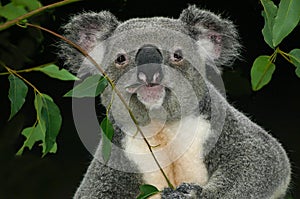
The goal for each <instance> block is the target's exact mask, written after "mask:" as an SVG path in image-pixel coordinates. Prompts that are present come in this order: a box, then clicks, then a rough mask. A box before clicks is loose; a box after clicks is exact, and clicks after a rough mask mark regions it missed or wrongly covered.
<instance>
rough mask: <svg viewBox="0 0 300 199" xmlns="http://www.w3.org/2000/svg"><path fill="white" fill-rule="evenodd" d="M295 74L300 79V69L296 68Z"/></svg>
mask: <svg viewBox="0 0 300 199" xmlns="http://www.w3.org/2000/svg"><path fill="white" fill-rule="evenodd" d="M295 73H296V75H297V76H298V77H299V78H300V67H297V68H296V70H295Z"/></svg>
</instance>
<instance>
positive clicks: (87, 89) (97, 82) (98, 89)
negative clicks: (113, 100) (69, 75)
mask: <svg viewBox="0 0 300 199" xmlns="http://www.w3.org/2000/svg"><path fill="white" fill-rule="evenodd" d="M106 86H107V80H106V79H105V78H103V77H102V76H101V75H99V74H97V75H92V76H90V77H88V78H86V79H85V80H84V81H83V82H81V83H80V84H78V85H76V86H75V87H74V88H73V89H72V90H70V91H69V92H67V93H66V94H65V95H64V97H76V98H82V97H96V96H97V95H99V94H100V93H102V92H103V90H104V89H105V88H106Z"/></svg>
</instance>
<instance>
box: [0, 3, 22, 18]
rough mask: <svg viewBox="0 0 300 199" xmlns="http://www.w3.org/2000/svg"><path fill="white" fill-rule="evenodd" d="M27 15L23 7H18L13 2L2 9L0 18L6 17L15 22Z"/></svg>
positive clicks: (0, 8) (0, 9)
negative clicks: (16, 19)
mask: <svg viewBox="0 0 300 199" xmlns="http://www.w3.org/2000/svg"><path fill="white" fill-rule="evenodd" d="M26 13H27V11H26V10H25V9H24V7H23V6H19V5H16V4H14V3H13V2H11V3H8V4H6V5H4V6H2V7H0V16H1V17H4V18H5V19H7V20H8V21H9V20H13V19H15V18H17V17H19V16H22V15H24V14H26Z"/></svg>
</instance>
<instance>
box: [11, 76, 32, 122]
mask: <svg viewBox="0 0 300 199" xmlns="http://www.w3.org/2000/svg"><path fill="white" fill-rule="evenodd" d="M8 79H9V83H10V87H9V91H8V98H9V100H10V102H11V109H10V116H9V120H10V119H11V118H13V117H14V116H15V114H16V113H17V112H18V111H19V110H20V109H21V108H22V106H23V104H24V102H25V98H26V95H27V91H28V87H27V85H26V84H25V83H24V82H23V80H21V79H20V78H18V77H17V76H15V75H9V76H8Z"/></svg>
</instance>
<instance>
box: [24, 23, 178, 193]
mask: <svg viewBox="0 0 300 199" xmlns="http://www.w3.org/2000/svg"><path fill="white" fill-rule="evenodd" d="M25 25H26V26H29V27H34V28H37V29H40V30H43V31H46V32H48V33H50V34H52V35H54V36H56V37H58V38H60V39H62V40H63V41H65V42H67V43H68V44H69V45H71V46H73V47H74V48H75V49H77V50H78V51H79V52H80V53H82V54H83V55H84V56H85V57H86V58H87V59H88V60H89V61H90V62H91V63H92V64H93V65H94V66H96V67H97V69H98V70H99V71H100V73H101V74H102V75H103V77H105V78H106V79H107V81H108V82H109V84H110V85H111V87H112V88H113V91H114V92H115V93H116V94H117V95H118V97H119V98H120V100H121V102H122V103H123V105H124V106H125V108H126V109H127V111H128V112H129V115H130V117H131V119H132V121H133V122H134V124H135V126H136V128H137V130H138V132H139V133H140V134H141V136H142V138H143V140H144V141H145V143H146V145H147V147H148V149H149V151H150V153H151V155H152V157H153V159H154V161H155V163H156V164H157V166H158V168H159V170H160V171H161V173H162V175H163V176H164V178H165V180H166V181H167V183H168V186H169V187H170V188H172V189H174V186H173V185H172V183H171V182H170V180H169V179H168V177H167V175H166V174H165V172H164V170H163V169H162V167H161V166H160V164H159V162H158V160H157V158H156V157H155V155H154V153H153V151H152V147H151V145H150V143H149V142H148V140H147V139H146V136H145V135H144V133H143V131H142V129H141V128H140V126H139V124H138V122H137V120H136V118H135V117H134V115H133V113H132V111H131V109H130V107H129V106H128V104H127V102H126V101H125V99H124V98H123V96H122V94H121V92H120V91H119V90H118V89H117V88H116V87H115V85H114V83H113V81H112V79H110V78H109V77H108V76H107V74H106V72H105V71H104V70H103V68H102V67H101V66H100V65H99V64H98V63H97V62H96V61H95V60H94V59H93V58H92V57H91V56H90V55H89V54H88V52H86V51H85V50H84V49H83V48H81V47H80V46H79V45H77V44H76V43H74V42H72V41H71V40H69V39H67V38H65V37H64V36H62V35H60V34H57V33H55V32H53V31H51V30H49V29H46V28H44V27H41V26H39V25H35V24H30V23H26V24H25Z"/></svg>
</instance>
